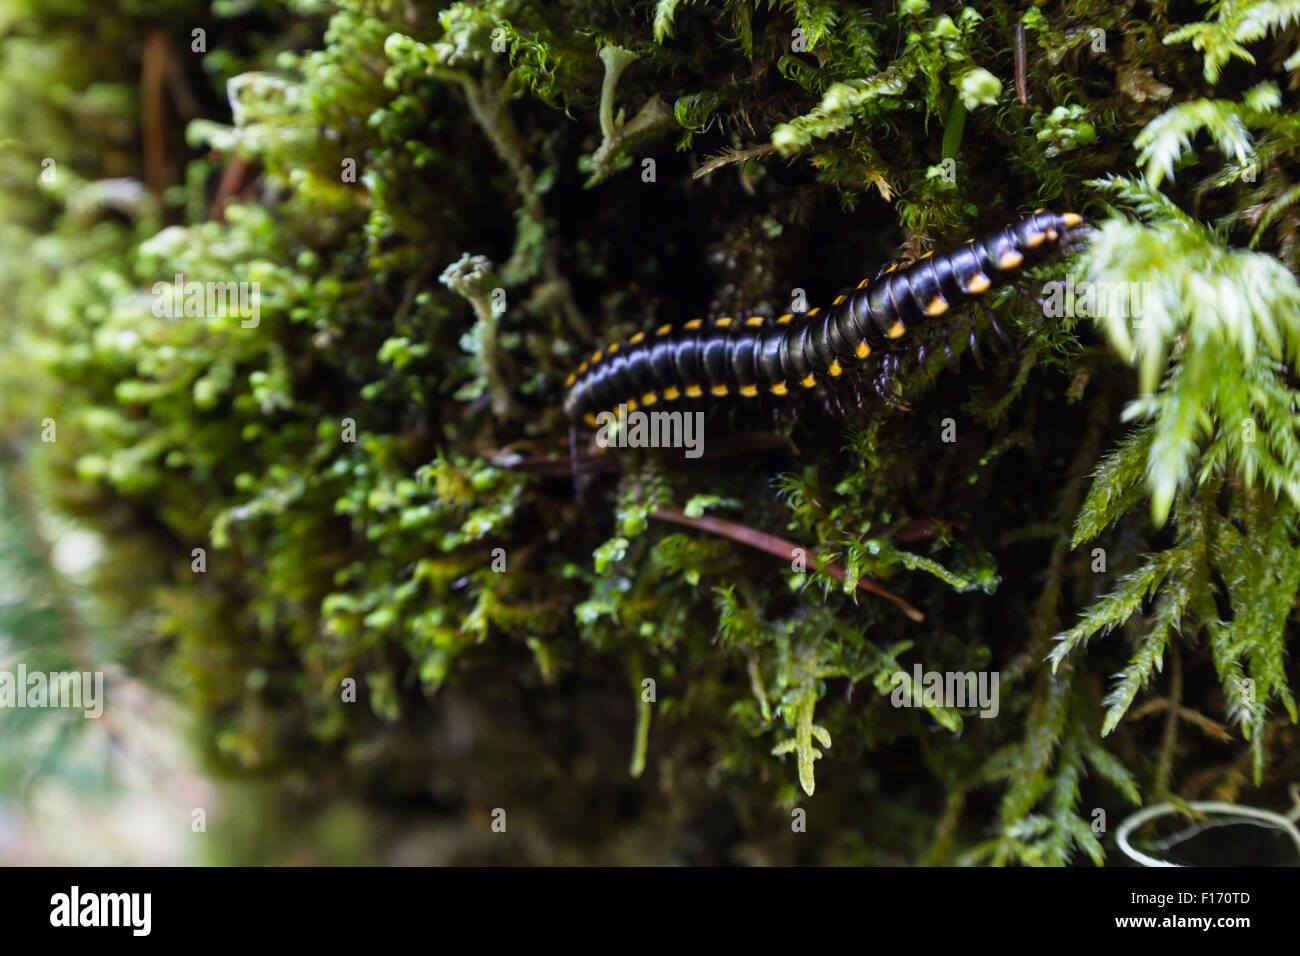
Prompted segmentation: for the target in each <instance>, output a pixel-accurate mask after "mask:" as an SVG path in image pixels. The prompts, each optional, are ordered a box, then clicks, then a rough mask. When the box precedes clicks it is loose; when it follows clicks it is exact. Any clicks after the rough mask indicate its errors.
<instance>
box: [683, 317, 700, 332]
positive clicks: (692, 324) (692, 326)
mask: <svg viewBox="0 0 1300 956" xmlns="http://www.w3.org/2000/svg"><path fill="white" fill-rule="evenodd" d="M703 324H704V320H703V319H691V321H689V322H687V323H686V324H685V325H684V326H682V328H684V329H689V330H690V331H692V332H694V331H695V330H696V329H698V328H699V327H700V326H701V325H703Z"/></svg>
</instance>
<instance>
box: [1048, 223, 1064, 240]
mask: <svg viewBox="0 0 1300 956" xmlns="http://www.w3.org/2000/svg"><path fill="white" fill-rule="evenodd" d="M1060 235H1061V234H1060V233H1059V232H1057V231H1056V230H1055V229H1053V228H1052V227H1051V226H1048V227H1047V238H1048V239H1050V240H1051V241H1052V242H1055V241H1056V240H1057V238H1058V237H1060Z"/></svg>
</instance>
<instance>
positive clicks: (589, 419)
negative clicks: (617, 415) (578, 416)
mask: <svg viewBox="0 0 1300 956" xmlns="http://www.w3.org/2000/svg"><path fill="white" fill-rule="evenodd" d="M582 420H583V421H584V422H586V423H587V424H588V425H590V426H591V427H592V428H598V427H600V422H598V421H596V416H595V415H593V414H592V413H591V412H587V414H585V415H583V416H582Z"/></svg>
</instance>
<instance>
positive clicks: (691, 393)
mask: <svg viewBox="0 0 1300 956" xmlns="http://www.w3.org/2000/svg"><path fill="white" fill-rule="evenodd" d="M703 394H704V389H702V388H700V387H699V386H698V385H687V386H686V397H687V398H699V397H700V396H701V395H703Z"/></svg>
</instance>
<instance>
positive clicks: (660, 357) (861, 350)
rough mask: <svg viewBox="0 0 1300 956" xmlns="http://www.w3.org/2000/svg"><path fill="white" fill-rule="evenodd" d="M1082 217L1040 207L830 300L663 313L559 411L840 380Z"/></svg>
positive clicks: (1054, 241) (589, 368) (585, 372)
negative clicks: (730, 312)
mask: <svg viewBox="0 0 1300 956" xmlns="http://www.w3.org/2000/svg"><path fill="white" fill-rule="evenodd" d="M1083 232H1084V225H1083V217H1081V216H1079V215H1078V214H1077V213H1072V212H1067V213H1054V212H1048V211H1047V210H1043V209H1040V210H1038V211H1037V212H1035V213H1034V214H1033V215H1031V216H1027V217H1026V218H1024V219H1021V220H1020V221H1019V222H1016V223H1012V224H1011V225H1009V226H1007V227H1006V228H1004V229H1001V230H999V231H998V232H994V233H991V234H990V235H987V236H985V237H984V238H982V239H972V240H970V241H968V242H967V243H966V244H965V245H962V246H958V247H957V248H956V249H953V250H951V251H949V252H946V253H943V254H941V255H931V254H929V253H927V254H926V255H925V256H922V257H921V258H920V259H918V260H916V261H915V262H913V263H912V264H911V265H908V266H905V267H903V268H897V267H895V266H890V267H889V268H888V269H887V270H885V271H884V272H883V273H881V274H880V275H879V276H877V277H876V278H875V279H870V280H868V279H863V280H862V282H860V283H858V285H857V287H856V288H854V289H851V290H848V291H846V292H844V293H843V294H841V295H839V296H837V297H836V298H835V300H834V301H833V302H832V303H831V305H830V306H829V307H827V308H825V309H821V308H817V309H812V310H810V311H808V312H798V313H787V314H786V315H782V316H780V317H778V318H776V319H770V318H766V317H764V316H757V315H756V316H752V317H750V318H744V319H742V318H738V317H731V316H724V317H722V318H716V319H711V320H705V319H692V320H690V321H689V322H686V323H684V324H682V325H672V324H665V325H661V326H659V327H658V328H657V329H655V330H654V331H653V332H638V333H637V334H636V335H634V336H632V337H631V338H630V339H628V340H627V341H626V342H616V343H614V344H612V345H610V346H609V347H607V348H605V349H603V350H601V351H599V352H596V353H595V354H594V355H592V356H591V357H590V358H589V359H588V360H587V361H585V362H583V363H582V364H581V365H580V366H579V367H578V369H577V370H576V371H575V372H574V373H573V374H572V375H570V376H569V379H568V382H567V383H566V386H567V388H568V389H569V392H568V395H567V396H566V398H565V401H564V410H565V412H567V413H568V414H569V416H570V417H572V418H582V419H583V420H584V421H586V422H587V423H588V424H590V425H592V426H593V427H595V426H596V425H597V422H596V417H595V416H596V414H597V413H598V412H603V411H612V410H614V409H616V408H617V407H618V406H619V405H626V406H627V409H628V410H629V411H634V410H636V409H637V408H640V407H646V406H650V405H654V404H656V403H658V402H660V401H675V400H679V399H693V398H702V397H704V396H706V395H716V396H723V395H732V394H738V395H741V396H744V397H746V398H753V397H756V396H758V395H759V394H763V393H766V394H771V395H778V396H779V395H788V394H789V393H790V392H791V390H792V389H794V388H800V387H801V388H813V387H815V386H816V385H818V384H819V383H821V382H827V381H830V380H832V379H838V378H840V377H841V376H842V375H845V374H846V373H847V372H849V371H851V370H852V369H853V368H855V367H856V366H858V365H860V364H861V363H862V362H863V361H865V360H866V359H867V358H868V357H869V356H870V355H871V353H872V352H879V351H883V350H886V349H887V348H888V347H889V346H890V345H891V344H892V343H893V342H894V341H895V340H896V339H898V338H900V337H901V336H903V335H904V334H905V333H906V332H907V330H908V329H909V328H910V327H912V326H914V325H918V324H920V323H922V322H924V321H925V320H926V319H927V318H935V317H937V316H940V315H943V314H944V313H945V312H947V311H948V310H949V309H951V308H954V307H956V306H960V305H961V304H963V303H964V302H966V301H968V300H970V299H972V298H974V297H976V296H978V295H981V294H982V293H984V292H985V291H987V290H988V289H990V288H992V287H993V286H994V285H995V284H998V283H1002V282H1005V281H1007V279H1008V277H1009V276H1011V275H1012V274H1013V273H1014V272H1015V271H1016V270H1017V269H1020V268H1022V267H1023V266H1026V265H1028V264H1030V263H1031V262H1033V261H1035V260H1037V259H1042V258H1045V257H1046V256H1047V255H1049V254H1050V253H1052V252H1055V251H1057V250H1058V249H1060V248H1061V246H1063V245H1065V244H1067V242H1070V241H1072V239H1073V238H1075V237H1079V236H1082V234H1083Z"/></svg>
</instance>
